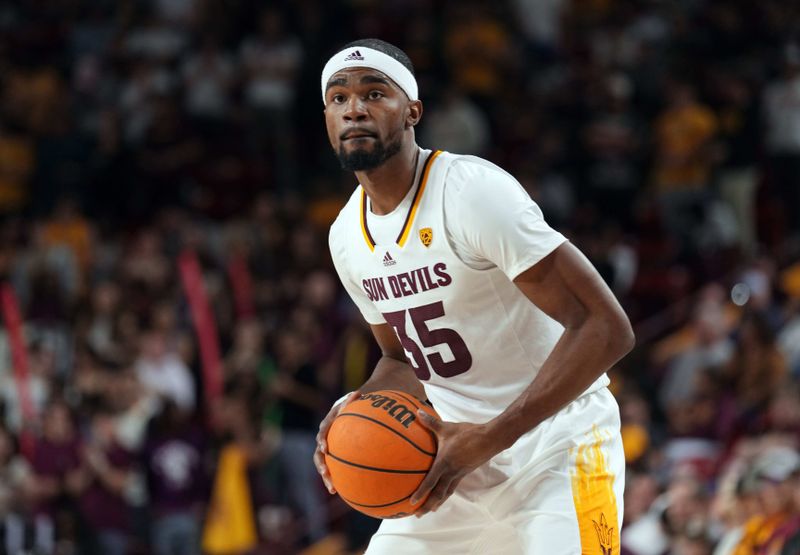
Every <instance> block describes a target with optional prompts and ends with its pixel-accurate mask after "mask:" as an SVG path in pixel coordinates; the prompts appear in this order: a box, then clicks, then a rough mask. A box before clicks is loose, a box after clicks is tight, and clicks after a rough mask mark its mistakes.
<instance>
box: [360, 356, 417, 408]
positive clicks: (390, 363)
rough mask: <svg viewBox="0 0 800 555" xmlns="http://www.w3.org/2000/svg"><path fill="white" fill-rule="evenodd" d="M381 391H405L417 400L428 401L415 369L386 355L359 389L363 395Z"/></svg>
mask: <svg viewBox="0 0 800 555" xmlns="http://www.w3.org/2000/svg"><path fill="white" fill-rule="evenodd" d="M381 389H394V390H397V391H405V392H406V393H410V394H411V395H413V396H414V397H416V398H417V399H422V400H425V399H427V395H426V394H425V389H424V388H423V387H422V384H421V383H420V381H419V379H417V376H416V374H414V369H413V368H411V366H410V365H409V364H408V363H407V362H402V361H399V360H397V359H395V358H391V357H388V356H385V355H384V356H383V357H381V359H380V360H379V361H378V364H377V365H376V366H375V370H373V371H372V375H371V376H370V378H369V379H368V380H367V381H366V382H365V383H364V385H362V386H361V387H360V388H358V390H359V391H360V392H362V393H369V392H370V391H378V390H381Z"/></svg>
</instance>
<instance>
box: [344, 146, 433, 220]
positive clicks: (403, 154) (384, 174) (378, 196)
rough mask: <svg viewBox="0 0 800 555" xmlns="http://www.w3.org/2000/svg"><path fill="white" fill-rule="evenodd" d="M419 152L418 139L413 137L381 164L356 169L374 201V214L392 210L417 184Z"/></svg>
mask: <svg viewBox="0 0 800 555" xmlns="http://www.w3.org/2000/svg"><path fill="white" fill-rule="evenodd" d="M418 156H419V147H418V146H417V143H416V142H414V141H409V142H408V143H407V144H406V145H405V146H403V148H402V149H401V150H400V152H398V153H397V154H395V155H394V156H392V157H391V158H390V159H388V160H387V161H386V162H384V163H383V164H382V165H381V166H380V167H377V168H375V169H373V170H367V171H359V172H356V177H357V178H358V182H359V183H360V184H361V186H362V187H363V188H364V191H366V193H367V196H368V197H369V200H370V201H371V203H372V212H373V213H374V214H378V215H383V214H388V213H389V212H391V211H392V210H394V209H395V208H397V205H398V204H400V202H401V201H402V200H403V199H404V198H405V197H406V195H407V194H408V191H409V190H410V189H411V187H412V186H413V184H414V183H413V182H414V174H415V173H416V170H417V157H418Z"/></svg>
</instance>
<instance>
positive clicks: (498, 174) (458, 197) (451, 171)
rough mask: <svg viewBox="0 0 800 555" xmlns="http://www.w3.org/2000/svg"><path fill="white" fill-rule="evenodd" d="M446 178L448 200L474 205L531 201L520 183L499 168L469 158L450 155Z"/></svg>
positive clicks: (481, 159) (479, 159) (472, 157)
mask: <svg viewBox="0 0 800 555" xmlns="http://www.w3.org/2000/svg"><path fill="white" fill-rule="evenodd" d="M449 158H450V164H449V168H448V170H447V177H446V178H445V181H446V183H445V187H446V189H445V195H446V196H447V198H448V201H458V202H459V203H473V202H477V201H479V200H481V199H486V198H487V197H488V198H496V199H498V200H500V199H502V200H506V199H508V198H509V197H510V200H525V199H526V200H530V195H528V193H527V192H526V191H525V189H523V187H522V185H520V183H519V181H517V179H516V178H515V177H514V176H513V175H511V174H510V173H508V172H507V171H506V170H504V169H503V168H501V167H500V166H498V165H496V164H493V163H492V162H489V161H488V160H484V159H483V158H479V157H477V156H469V155H454V154H451V155H449Z"/></svg>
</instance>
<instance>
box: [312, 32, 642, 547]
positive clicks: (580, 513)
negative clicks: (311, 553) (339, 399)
mask: <svg viewBox="0 0 800 555" xmlns="http://www.w3.org/2000/svg"><path fill="white" fill-rule="evenodd" d="M322 94H323V102H324V104H325V123H326V125H327V130H328V138H329V139H330V142H331V145H332V146H333V149H334V151H335V152H336V154H337V156H338V157H339V160H340V162H341V165H342V167H343V168H344V169H346V170H350V171H354V172H355V174H356V177H357V178H358V181H359V186H358V187H357V188H356V190H355V191H354V192H353V195H352V196H351V198H350V200H349V201H348V203H347V204H346V206H345V207H344V208H343V209H342V211H341V214H340V215H339V217H338V218H337V220H336V221H335V222H334V224H333V225H332V226H331V230H330V249H331V255H332V257H333V261H334V264H335V266H336V270H337V272H338V274H339V277H340V279H341V281H342V283H343V285H344V287H345V289H346V290H347V292H348V293H349V295H350V296H351V297H352V299H353V301H354V302H355V304H356V305H357V306H358V308H359V309H360V311H361V313H362V314H363V316H364V318H365V319H366V320H367V322H368V323H369V324H370V325H371V327H372V331H373V333H374V335H375V339H376V340H377V342H378V344H379V346H380V347H381V349H382V352H383V357H382V358H381V360H380V361H379V362H378V364H377V366H376V368H375V370H374V372H373V374H372V375H371V377H370V378H369V380H367V382H366V383H365V384H364V385H363V386H362V388H361V389H360V390H359V392H357V393H365V392H369V391H375V390H379V389H398V390H404V391H407V392H410V393H412V394H414V395H416V396H417V397H419V398H421V399H428V400H430V401H431V402H432V404H433V406H434V407H435V409H436V410H437V411H438V413H439V415H440V416H441V418H442V419H441V421H439V420H436V419H434V418H430V417H426V416H425V415H423V414H422V413H420V414H418V418H419V419H420V421H421V422H422V423H423V424H424V425H426V426H427V427H428V428H430V430H431V431H432V433H434V434H435V435H436V437H437V440H438V453H437V455H436V459H435V460H434V463H433V466H432V467H431V470H430V472H429V473H428V474H427V476H426V478H425V479H424V481H423V482H422V484H421V485H420V487H419V489H418V490H417V491H416V492H415V493H414V494H413V495H412V497H411V501H412V502H416V503H418V504H419V505H418V507H419V508H418V510H417V511H416V513H415V516H416V517H417V518H398V519H391V520H384V521H383V523H382V524H381V526H380V528H379V530H378V531H377V532H376V534H375V535H374V536H373V538H372V540H371V542H370V544H369V548H368V550H367V553H369V554H388V553H392V554H398V553H399V554H423V553H424V554H435V555H442V554H446V553H452V554H458V555H463V554H466V553H475V554H486V553H501V554H516V553H525V554H537V555H540V554H541V555H559V554H578V553H583V554H587V553H588V554H593V553H597V554H602V555H611V554H618V553H619V530H620V524H621V522H622V491H623V479H624V476H623V472H624V458H623V452H622V442H621V440H620V435H619V425H620V423H619V410H618V407H617V404H616V402H615V400H614V398H613V397H612V395H611V393H609V391H608V389H607V387H606V386H607V385H608V383H609V380H608V378H607V377H606V375H605V371H606V370H607V369H608V368H609V367H611V366H612V365H613V364H614V363H615V362H617V361H618V360H619V359H620V358H621V357H622V356H624V355H625V354H626V353H627V352H628V351H629V350H630V349H631V348H632V346H633V343H634V338H633V332H632V330H631V326H630V323H629V321H628V318H627V317H626V316H625V314H624V312H623V311H622V308H621V307H620V306H619V304H618V302H617V300H616V299H615V298H614V296H613V294H612V293H611V291H609V289H608V288H607V287H606V285H605V284H604V282H603V280H602V279H601V278H600V276H599V275H598V273H597V272H596V271H595V269H594V268H593V267H592V265H591V264H590V263H589V262H588V261H587V259H586V258H585V257H584V256H583V255H582V254H581V253H580V251H578V249H576V248H575V247H574V246H573V245H572V244H571V243H569V242H568V241H567V240H566V239H565V238H564V237H563V236H562V235H561V234H560V233H558V232H557V231H555V230H553V229H551V228H550V227H549V226H548V225H547V223H546V222H545V220H544V218H543V216H542V213H541V211H540V210H539V207H538V206H537V205H536V204H535V203H534V202H533V201H532V200H531V198H530V197H529V196H528V194H527V193H526V192H525V191H524V190H523V189H522V187H521V186H520V185H519V183H518V182H517V181H516V180H515V179H514V178H513V177H512V176H511V175H509V174H508V173H506V172H505V171H503V170H502V169H500V168H499V167H497V166H495V165H493V164H491V163H489V162H487V161H485V160H482V159H480V158H476V157H473V156H462V155H457V154H451V153H447V152H440V151H435V150H434V151H431V150H426V149H423V148H420V147H419V146H418V145H417V144H416V141H415V138H414V126H416V125H417V124H418V123H419V121H420V118H421V117H422V102H421V101H420V100H419V96H418V92H417V82H416V80H415V78H414V71H413V67H412V65H411V62H410V60H409V59H408V56H406V55H405V54H404V53H403V52H402V51H401V50H399V49H398V48H396V47H394V46H392V45H390V44H388V43H385V42H383V41H379V40H375V39H367V40H361V41H358V42H354V43H351V44H349V45H347V46H346V47H345V48H344V49H343V50H341V51H340V52H338V53H336V54H335V55H334V56H333V57H331V58H330V60H329V61H328V63H327V64H326V65H325V68H324V69H323V71H322ZM351 398H353V397H352V396H351V397H349V398H348V399H347V400H349V399H351ZM347 400H345V402H344V403H338V404H336V405H334V407H333V408H332V409H331V412H330V413H329V414H328V416H327V417H326V418H325V420H324V421H323V422H322V424H321V425H320V432H319V435H318V436H317V439H318V448H317V452H316V454H315V462H316V465H317V468H318V470H319V472H320V474H321V475H322V477H323V480H324V481H325V484H326V486H327V487H328V489H329V491H331V492H332V493H333V492H334V489H333V487H332V485H331V483H330V474H329V473H328V469H327V468H326V466H325V464H324V458H323V453H325V450H326V444H325V438H326V435H327V431H328V429H329V427H330V424H331V422H332V420H333V419H334V418H335V417H336V415H337V414H338V412H339V410H340V409H341V407H342V406H344V404H346V402H347ZM426 497H427V499H426Z"/></svg>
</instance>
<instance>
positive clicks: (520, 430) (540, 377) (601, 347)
mask: <svg viewBox="0 0 800 555" xmlns="http://www.w3.org/2000/svg"><path fill="white" fill-rule="evenodd" d="M514 283H515V284H516V285H517V286H518V287H519V288H520V290H521V291H522V292H523V293H524V294H525V296H526V297H528V299H530V300H531V301H532V302H533V303H534V304H536V306H538V307H539V308H540V309H541V310H542V311H544V312H545V313H546V314H548V315H549V316H550V317H552V318H554V319H555V320H557V321H559V322H560V323H561V324H562V325H563V326H564V328H565V329H564V333H563V334H562V336H561V338H560V339H559V341H558V343H556V345H555V347H554V348H553V351H552V352H551V353H550V356H549V357H548V358H547V360H546V361H545V362H544V364H543V365H542V368H541V370H540V371H539V373H538V374H537V375H536V377H535V378H534V380H533V381H532V382H531V384H530V385H529V386H528V387H527V388H526V389H525V390H524V391H523V392H522V393H521V394H520V396H519V397H518V398H517V399H516V400H515V401H514V402H513V403H511V404H510V405H509V406H508V407H507V408H506V410H504V411H503V412H502V413H501V414H500V415H498V416H497V417H495V418H494V419H492V420H490V421H489V422H487V423H486V424H470V423H465V422H460V423H448V422H442V421H438V420H436V419H433V418H430V417H428V416H427V415H426V414H424V413H422V412H421V411H420V412H419V413H418V415H419V421H420V422H421V423H423V424H425V425H426V426H427V427H428V428H430V429H431V430H432V431H433V432H434V433H435V434H436V436H437V439H438V444H439V451H438V453H437V455H436V460H435V461H434V463H433V466H432V467H431V469H430V471H428V474H427V475H426V476H425V479H424V480H423V481H422V483H421V484H420V486H419V488H418V489H417V491H416V492H415V493H414V494H413V495H412V497H411V502H412V503H413V504H417V503H419V502H421V501H422V500H423V499H426V498H427V499H426V500H425V502H424V503H423V504H422V505H421V506H420V507H419V509H418V510H417V511H416V514H417V515H418V516H419V515H422V514H425V513H427V512H428V511H432V510H436V509H437V508H438V507H439V506H440V505H441V504H442V503H443V502H444V501H445V500H446V499H447V498H448V497H449V496H450V495H451V494H452V493H453V491H455V488H456V487H457V486H458V484H459V482H460V481H461V479H462V478H463V477H464V476H465V475H467V474H468V473H469V472H471V471H472V470H474V469H475V468H477V467H478V466H480V465H481V464H483V463H484V462H485V461H487V460H488V459H490V458H491V457H493V456H494V455H496V454H497V453H499V452H500V451H502V450H504V449H507V448H508V447H511V445H513V444H514V442H516V441H517V439H519V437H520V436H521V435H523V434H524V433H526V432H528V431H529V430H532V429H533V428H535V427H536V426H537V425H539V424H540V423H541V422H542V421H544V420H545V419H546V418H548V417H549V416H551V415H553V414H555V413H556V412H557V411H558V410H559V409H560V408H561V407H563V406H564V405H566V404H568V403H569V402H571V401H572V400H573V399H575V398H576V397H578V395H580V394H581V393H582V392H583V391H585V390H586V388H587V387H589V385H591V384H592V382H594V380H596V379H597V378H598V377H599V376H600V375H601V374H602V373H603V372H605V371H606V370H607V369H608V368H609V367H610V366H611V365H612V364H614V363H615V362H616V361H617V360H619V359H620V358H622V356H623V355H625V353H627V352H628V351H629V350H630V349H631V348H632V347H633V342H634V338H633V331H632V330H631V326H630V322H629V321H628V318H627V316H625V313H624V312H623V311H622V308H621V307H620V306H619V303H617V300H616V299H615V298H614V295H613V294H612V293H611V291H609V289H608V287H607V286H606V285H605V283H603V280H602V279H601V278H600V276H599V274H598V273H597V271H596V270H595V269H594V268H593V267H592V265H591V264H590V263H589V261H588V260H586V258H585V257H584V256H583V255H582V254H581V253H580V251H578V249H576V248H575V247H574V246H572V245H571V244H569V243H563V244H562V245H561V246H559V247H558V248H556V249H555V250H554V251H553V252H552V253H550V254H549V255H547V256H546V257H545V258H543V259H542V260H540V261H539V262H538V263H537V264H535V265H534V266H533V267H531V268H529V269H528V270H526V271H524V272H523V273H522V274H520V275H519V276H518V277H517V278H516V279H515V280H514Z"/></svg>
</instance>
